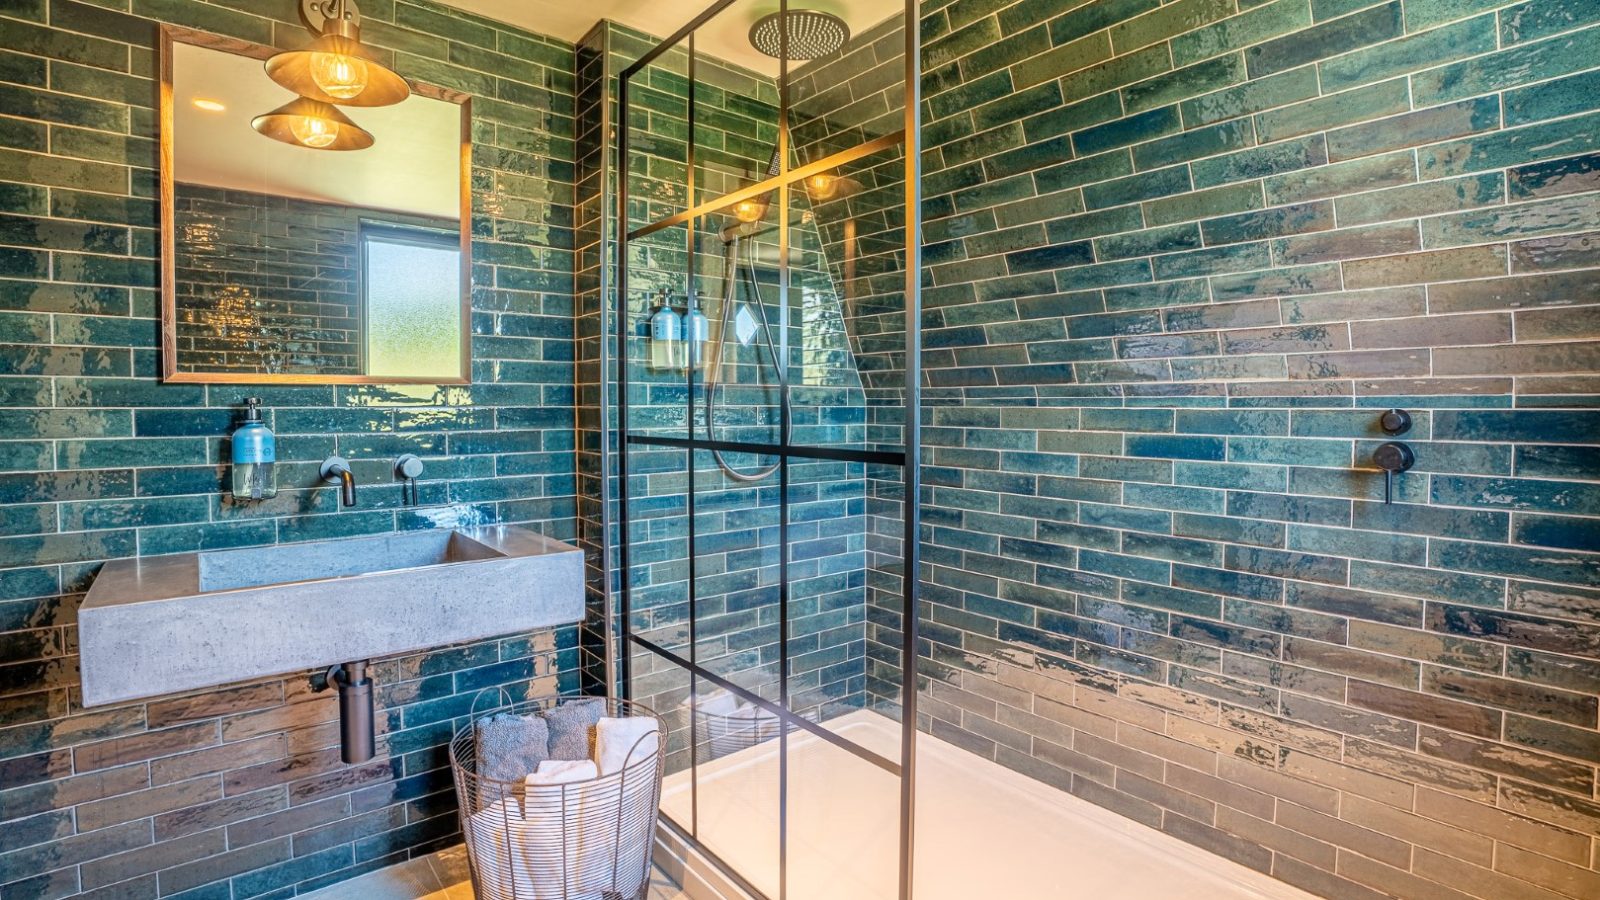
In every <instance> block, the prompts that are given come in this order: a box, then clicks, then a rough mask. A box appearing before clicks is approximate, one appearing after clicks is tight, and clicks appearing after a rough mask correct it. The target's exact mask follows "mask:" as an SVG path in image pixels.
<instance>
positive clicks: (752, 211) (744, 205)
mask: <svg viewBox="0 0 1600 900" xmlns="http://www.w3.org/2000/svg"><path fill="white" fill-rule="evenodd" d="M767 206H768V203H767V199H766V198H765V197H752V198H751V199H749V200H740V201H739V202H738V203H735V204H734V205H733V216H734V218H736V219H738V220H739V221H741V222H745V223H749V222H759V221H761V220H762V219H763V218H765V217H766V215H767Z"/></svg>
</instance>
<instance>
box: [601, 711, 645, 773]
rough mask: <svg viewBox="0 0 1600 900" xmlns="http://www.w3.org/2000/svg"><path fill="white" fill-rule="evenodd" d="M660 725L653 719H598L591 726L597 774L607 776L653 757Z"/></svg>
mask: <svg viewBox="0 0 1600 900" xmlns="http://www.w3.org/2000/svg"><path fill="white" fill-rule="evenodd" d="M660 733H661V723H660V722H658V721H657V720H656V718H655V717H654V716H629V717H627V718H625V719H613V718H611V717H610V716H606V717H604V718H602V719H601V720H600V721H599V722H598V723H596V725H595V727H594V735H595V737H594V756H595V761H596V762H598V763H599V764H600V774H601V775H611V774H615V773H617V772H620V771H622V770H623V769H624V768H626V767H628V766H631V765H634V764H636V763H638V762H640V761H641V760H645V759H649V758H651V757H653V756H654V755H655V754H656V752H657V751H658V750H659V749H660V746H661V741H660Z"/></svg>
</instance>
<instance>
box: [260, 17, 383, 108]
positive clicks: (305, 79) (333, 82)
mask: <svg viewBox="0 0 1600 900" xmlns="http://www.w3.org/2000/svg"><path fill="white" fill-rule="evenodd" d="M300 11H301V13H302V14H303V15H304V16H305V19H306V22H307V23H308V25H309V27H310V28H311V30H312V31H313V32H314V33H316V34H317V35H318V36H317V38H316V39H315V40H313V41H312V42H311V43H310V44H307V45H306V46H305V47H304V48H303V49H300V50H286V51H284V52H282V53H279V54H277V55H276V56H274V57H272V58H271V59H269V60H267V77H269V78H271V79H272V80H273V81H276V82H277V83H278V84H281V85H283V86H284V87H286V88H288V89H289V90H291V91H294V92H295V93H296V94H299V95H300V96H302V97H308V98H310V99H312V100H320V101H322V102H323V103H337V104H339V105H341V106H390V105H392V104H395V103H399V102H400V101H402V100H404V99H406V98H407V97H409V96H411V87H410V85H408V84H406V80H405V79H404V78H401V77H400V76H399V75H396V74H395V73H394V72H393V71H392V70H390V69H389V68H388V67H387V66H385V65H384V64H383V63H381V62H379V61H378V59H377V57H376V56H374V55H373V53H372V51H371V50H369V49H367V46H366V45H365V44H363V43H361V10H360V9H359V8H358V7H357V6H356V4H355V0H302V2H301V6H300ZM319 21H320V24H318V23H319Z"/></svg>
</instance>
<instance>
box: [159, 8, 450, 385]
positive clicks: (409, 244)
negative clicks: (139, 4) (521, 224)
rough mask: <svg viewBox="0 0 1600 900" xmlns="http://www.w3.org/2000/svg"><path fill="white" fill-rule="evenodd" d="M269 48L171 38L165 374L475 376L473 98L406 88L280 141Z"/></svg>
mask: <svg viewBox="0 0 1600 900" xmlns="http://www.w3.org/2000/svg"><path fill="white" fill-rule="evenodd" d="M275 52H276V50H275V49H274V48H272V47H267V46H263V45H260V44H253V43H249V42H246V41H240V40H236V39H233V38H227V37H221V36H218V35H213V34H208V33H205V32H199V31H192V30H189V29H185V28H179V27H176V26H170V25H169V26H164V27H163V28H162V31H161V98H160V116H161V119H160V137H161V146H160V153H161V161H160V166H161V350H162V375H163V379H164V380H165V381H169V382H188V383H214V384H216V383H235V384H237V383H252V384H253V383H261V384H466V383H469V382H470V381H471V378H472V358H471V356H472V354H471V350H472V327H471V313H472V292H471V283H472V242H471V229H472V225H471V222H472V194H471V155H472V137H471V135H472V101H471V98H470V97H469V96H467V95H466V94H463V93H461V92H458V91H453V90H449V89H446V88H441V87H437V86H434V85H429V84H425V83H422V82H417V81H411V80H409V79H408V80H407V81H408V84H409V85H410V87H411V95H410V96H409V97H407V98H406V99H404V100H402V101H400V102H399V103H395V104H393V105H389V106H383V107H353V106H352V107H338V108H336V109H335V110H334V111H333V112H327V111H326V110H327V105H324V106H323V107H322V109H323V110H324V115H322V116H307V117H301V118H296V119H290V120H287V121H291V122H293V124H294V125H295V126H296V128H295V129H289V128H288V127H287V126H284V127H283V128H279V129H278V130H277V136H276V137H275V136H273V135H271V134H268V133H266V132H268V131H271V130H272V127H271V126H272V123H273V121H285V120H282V119H279V120H272V121H269V120H266V119H265V116H264V114H266V113H271V112H277V111H278V110H279V109H280V108H282V107H283V106H284V104H287V103H291V102H299V101H298V100H297V98H296V95H295V94H294V93H293V92H291V91H289V90H287V89H285V88H283V87H281V86H279V85H278V84H277V83H275V82H274V81H273V80H272V79H271V78H269V77H268V76H267V74H266V71H265V69H264V67H263V63H264V61H265V60H266V59H268V58H269V57H271V56H273V54H274V53H275ZM324 121H328V122H333V123H334V125H333V126H331V127H332V128H334V129H335V130H337V129H339V128H340V127H343V131H342V132H340V134H341V135H342V136H341V137H340V139H339V141H338V142H333V141H332V140H331V139H330V138H329V136H328V134H327V133H316V132H317V130H318V129H319V128H321V127H322V126H321V125H320V123H321V122H324ZM302 123H309V124H302ZM339 123H346V124H345V125H344V126H341V125H340V124H339ZM350 126H353V127H350ZM291 131H292V133H291ZM352 136H354V138H356V139H351V138H352ZM319 145H323V146H321V148H320V149H319ZM342 147H354V149H341V148H342Z"/></svg>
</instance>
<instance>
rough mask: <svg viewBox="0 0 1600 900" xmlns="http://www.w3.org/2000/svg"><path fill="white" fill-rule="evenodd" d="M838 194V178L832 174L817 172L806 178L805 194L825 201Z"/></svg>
mask: <svg viewBox="0 0 1600 900" xmlns="http://www.w3.org/2000/svg"><path fill="white" fill-rule="evenodd" d="M838 192H839V176H838V175H836V174H834V173H832V172H818V173H817V174H815V175H808V176H806V193H808V194H810V195H811V196H812V197H813V198H815V199H817V200H826V199H828V198H829V197H832V196H833V195H834V194H837V193H838Z"/></svg>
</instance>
